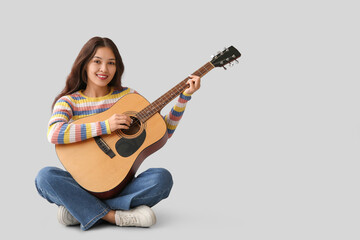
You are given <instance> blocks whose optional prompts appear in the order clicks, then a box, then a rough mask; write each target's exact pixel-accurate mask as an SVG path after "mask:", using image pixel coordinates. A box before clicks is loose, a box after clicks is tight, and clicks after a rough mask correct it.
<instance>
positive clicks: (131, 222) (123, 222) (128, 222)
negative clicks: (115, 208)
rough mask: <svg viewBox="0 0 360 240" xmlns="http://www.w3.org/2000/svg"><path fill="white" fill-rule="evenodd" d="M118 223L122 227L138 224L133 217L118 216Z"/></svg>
mask: <svg viewBox="0 0 360 240" xmlns="http://www.w3.org/2000/svg"><path fill="white" fill-rule="evenodd" d="M120 222H121V225H123V226H129V225H130V226H131V225H135V224H136V223H138V219H137V218H136V217H135V216H133V215H125V216H120Z"/></svg>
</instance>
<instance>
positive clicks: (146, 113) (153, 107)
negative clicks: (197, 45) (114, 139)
mask: <svg viewBox="0 0 360 240" xmlns="http://www.w3.org/2000/svg"><path fill="white" fill-rule="evenodd" d="M213 68H214V66H213V65H212V64H211V62H208V63H206V64H205V65H204V66H202V67H201V68H199V69H198V70H196V71H195V72H194V73H193V74H192V75H196V76H199V77H203V76H204V75H205V74H207V73H208V72H209V71H210V70H212V69H213ZM189 79H190V77H187V78H185V79H184V80H183V81H181V82H180V83H178V84H177V85H176V86H175V87H173V88H172V89H170V90H169V91H168V92H167V93H165V94H164V95H162V96H161V97H159V98H158V99H156V100H155V101H154V102H153V103H151V104H150V105H148V106H147V107H145V108H144V109H143V110H141V111H140V112H138V113H137V114H136V118H138V119H139V120H140V121H141V122H145V121H147V120H148V119H149V118H150V117H152V116H153V115H154V114H155V113H157V112H160V111H161V109H163V108H164V107H165V105H167V104H168V103H169V102H171V101H172V100H173V99H174V98H176V97H177V96H178V95H180V94H181V93H182V92H183V91H185V89H186V88H188V84H187V81H188V80H189Z"/></svg>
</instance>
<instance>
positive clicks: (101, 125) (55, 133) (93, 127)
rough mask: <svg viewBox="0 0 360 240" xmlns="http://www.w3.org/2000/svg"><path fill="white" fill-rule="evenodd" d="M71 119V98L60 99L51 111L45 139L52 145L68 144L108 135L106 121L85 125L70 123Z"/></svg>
mask: <svg viewBox="0 0 360 240" xmlns="http://www.w3.org/2000/svg"><path fill="white" fill-rule="evenodd" d="M72 117H73V104H72V102H71V98H69V97H66V96H65V97H62V98H60V99H59V100H58V101H57V102H56V104H55V106H54V109H53V114H52V116H51V118H50V121H49V125H48V131H47V138H48V140H49V142H51V143H54V144H68V143H73V142H78V141H83V140H86V139H89V138H91V137H95V136H100V135H103V134H110V133H111V131H110V126H109V122H108V120H106V121H101V122H93V123H86V124H74V123H71V121H70V120H71V118H72Z"/></svg>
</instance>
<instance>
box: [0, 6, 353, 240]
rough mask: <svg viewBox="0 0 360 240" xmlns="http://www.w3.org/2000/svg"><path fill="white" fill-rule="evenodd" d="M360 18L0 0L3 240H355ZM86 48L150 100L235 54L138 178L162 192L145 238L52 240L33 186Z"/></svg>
mask: <svg viewBox="0 0 360 240" xmlns="http://www.w3.org/2000/svg"><path fill="white" fill-rule="evenodd" d="M359 20H360V17H359V14H358V7H357V4H356V1H349V0H343V1H320V0H312V1H308V0H303V1H281V0H274V1H263V0H258V1H254V0H253V1H231V0H227V1H211V0H207V1H194V0H193V1H186V0H183V1H160V0H153V1H64V0H63V1H56V2H55V1H11V2H10V1H7V2H5V1H2V2H1V3H0V24H1V40H0V41H1V44H0V48H1V49H0V50H1V51H0V53H1V56H0V66H1V95H0V97H1V109H2V111H1V126H2V134H1V136H2V139H1V142H2V144H1V160H2V163H3V164H2V172H1V174H0V176H1V189H2V194H1V235H4V236H11V239H15V238H17V237H21V236H22V237H24V236H25V237H30V238H34V237H36V238H38V239H49V237H51V239H66V238H70V239H99V238H100V237H108V238H122V239H145V238H146V239H169V238H170V239H183V238H201V239H205V238H214V239H215V238H221V237H225V236H226V238H233V239H359V237H360V234H359V230H358V229H359V227H358V226H359V224H360V220H359V219H360V218H359V215H360V209H359V200H360V199H359V196H360V195H359V180H360V179H359V156H360V153H359V147H358V145H359V143H360V134H359V132H360V124H359V123H360V121H359V120H360V119H359V118H360V114H359V107H358V106H359V100H360V99H359V86H360V84H359V71H358V69H359V67H358V65H359V50H360V48H359V42H360V41H359V40H360V39H359ZM97 35H98V36H106V37H109V38H111V39H112V40H113V41H114V42H115V43H116V44H117V46H118V48H119V50H120V52H121V54H122V56H123V59H124V62H125V66H126V70H125V75H124V85H125V86H129V87H132V88H134V89H136V90H137V91H139V92H140V93H142V95H144V96H145V97H146V98H147V99H148V100H149V101H153V100H155V99H156V98H157V97H159V96H160V95H161V94H163V93H164V92H166V91H167V90H168V89H170V88H171V87H172V86H174V85H175V84H177V83H178V82H179V81H181V80H183V79H184V78H185V77H186V76H187V75H188V74H190V73H192V72H193V71H194V70H196V69H197V68H198V67H200V66H202V65H203V64H205V63H206V62H207V61H209V60H210V55H212V54H214V53H216V52H217V51H219V50H222V49H223V47H226V46H229V45H234V46H235V47H237V48H238V49H239V50H240V52H242V54H243V56H242V58H241V59H240V63H239V64H238V65H236V66H234V67H233V68H231V69H229V70H227V71H224V70H223V69H214V70H213V71H212V72H210V73H209V74H208V75H207V76H205V77H204V78H203V81H202V88H201V89H200V90H199V92H197V93H196V94H195V95H194V97H193V99H192V100H191V102H189V105H188V108H187V110H186V113H185V115H184V118H183V120H182V121H181V123H180V125H179V127H178V129H177V131H176V132H175V134H174V136H173V138H172V139H171V140H170V141H169V142H168V143H167V145H166V146H165V147H164V148H162V149H161V150H160V151H158V152H157V153H156V154H154V155H152V156H151V157H149V158H148V159H147V160H145V162H144V163H143V165H142V166H141V168H140V171H143V170H145V169H147V168H149V167H165V168H167V169H169V170H170V171H171V172H172V174H173V177H174V181H175V185H174V188H173V191H172V193H171V195H170V197H169V198H168V199H167V200H165V201H163V202H161V203H160V204H159V205H157V206H155V207H154V211H155V212H156V215H157V218H158V223H157V225H155V226H154V227H152V228H150V229H138V228H126V229H123V228H116V227H112V226H100V227H98V228H94V229H92V230H90V231H88V232H81V231H80V230H79V228H78V227H74V228H65V227H63V226H61V225H59V224H58V222H57V220H56V212H57V208H56V207H55V206H54V205H50V204H48V203H47V202H46V201H45V200H43V199H42V198H41V197H40V196H38V194H37V192H36V190H35V187H34V178H35V176H36V174H37V172H38V171H39V170H40V169H41V168H42V167H45V166H61V165H60V163H59V161H58V160H57V157H56V155H55V152H54V147H53V146H52V145H51V144H49V143H48V142H47V140H46V130H47V122H48V120H49V118H50V111H51V110H50V106H51V103H52V101H53V98H54V97H55V95H56V94H57V93H58V92H59V91H60V90H61V89H62V88H63V86H64V82H65V78H66V76H67V75H68V73H69V72H70V68H71V65H72V63H73V61H74V60H75V57H76V56H77V54H78V52H79V50H80V48H81V47H82V46H83V44H84V43H85V42H86V41H87V40H88V39H90V38H91V37H93V36H97ZM171 105H172V104H170V105H168V106H167V107H166V108H165V109H164V110H165V111H163V112H162V113H166V112H167V111H168V110H169V109H170V107H171Z"/></svg>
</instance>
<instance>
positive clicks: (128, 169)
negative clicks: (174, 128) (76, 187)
mask: <svg viewBox="0 0 360 240" xmlns="http://www.w3.org/2000/svg"><path fill="white" fill-rule="evenodd" d="M149 104H150V103H149V102H148V101H147V100H146V99H145V98H144V97H142V96H141V95H139V94H135V93H131V94H127V95H125V96H124V97H122V98H121V99H120V100H119V101H117V102H116V103H115V104H114V105H113V106H112V107H111V108H109V109H108V110H106V111H104V112H102V113H99V114H95V115H92V116H89V117H85V118H82V119H79V120H76V121H74V122H73V123H76V124H83V123H92V122H98V121H105V120H106V119H108V118H110V117H111V116H112V115H113V114H115V113H117V114H127V115H129V116H135V114H136V113H138V112H140V111H141V110H142V109H144V108H145V107H147V106H148V105H149ZM167 138H168V137H167V127H166V124H165V121H164V120H163V117H162V116H161V115H160V114H159V113H155V114H154V115H153V116H152V117H151V118H149V119H147V121H146V122H145V123H142V122H140V123H139V124H138V126H137V127H136V128H135V129H133V130H131V129H130V130H129V131H120V130H118V131H115V132H113V133H111V134H108V135H102V136H99V137H95V138H91V139H88V140H85V141H80V142H76V143H71V144H57V145H56V153H57V155H58V157H59V159H60V161H61V163H62V164H63V166H64V167H65V169H66V170H67V171H68V172H69V173H70V174H71V175H72V177H73V178H74V179H75V180H76V182H77V183H79V184H80V185H81V186H82V187H83V188H84V189H86V190H87V191H89V192H90V193H92V194H93V195H95V196H96V197H98V198H100V199H107V198H111V197H113V196H115V195H116V194H118V193H119V192H120V191H121V190H122V189H123V188H124V187H125V186H126V184H127V183H128V182H129V181H130V180H131V179H132V178H133V177H134V175H135V173H136V171H137V170H138V168H139V166H140V164H141V163H142V162H143V160H144V159H145V158H146V157H147V156H149V155H150V154H152V153H153V152H155V151H157V150H158V149H160V148H161V147H162V146H163V145H164V144H165V143H166V141H167ZM109 149H110V150H109Z"/></svg>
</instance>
